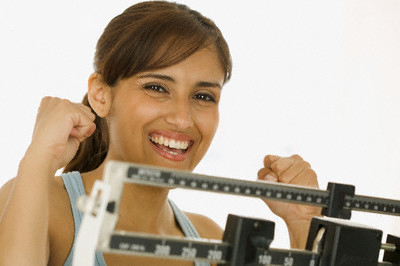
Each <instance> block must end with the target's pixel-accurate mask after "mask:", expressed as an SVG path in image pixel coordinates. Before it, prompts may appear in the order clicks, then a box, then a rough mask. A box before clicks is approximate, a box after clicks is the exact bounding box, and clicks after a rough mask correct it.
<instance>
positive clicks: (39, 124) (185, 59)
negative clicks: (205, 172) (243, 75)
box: [0, 1, 319, 265]
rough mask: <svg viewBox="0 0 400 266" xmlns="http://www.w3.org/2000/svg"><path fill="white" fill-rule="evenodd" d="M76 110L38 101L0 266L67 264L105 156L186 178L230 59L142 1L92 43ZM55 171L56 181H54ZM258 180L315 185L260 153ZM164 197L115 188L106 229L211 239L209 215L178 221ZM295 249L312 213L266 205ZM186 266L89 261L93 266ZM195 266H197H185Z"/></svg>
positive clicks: (200, 150) (291, 162) (207, 30)
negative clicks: (83, 205)
mask: <svg viewBox="0 0 400 266" xmlns="http://www.w3.org/2000/svg"><path fill="white" fill-rule="evenodd" d="M94 68H95V72H94V73H93V74H92V75H90V77H89V83H88V92H87V94H86V95H85V97H84V99H83V102H82V104H78V103H72V102H70V101H69V100H65V99H59V98H54V97H45V98H43V100H42V102H41V105H40V107H39V110H38V115H37V118H36V123H35V128H34V132H33V137H32V142H31V144H30V145H29V147H28V149H27V151H26V153H25V156H24V158H23V159H22V161H21V163H20V165H19V168H18V174H17V177H16V178H15V179H12V180H11V181H9V182H8V183H7V184H6V185H5V186H4V187H3V188H2V189H1V192H0V213H1V216H0V264H1V265H3V264H4V265H23V264H29V265H43V264H47V265H70V264H71V260H72V256H73V251H74V242H75V237H76V234H77V232H78V230H79V225H80V221H81V216H80V213H79V211H78V210H77V207H76V201H77V197H78V196H80V195H82V194H85V193H89V192H90V191H91V189H92V187H93V184H94V182H95V181H96V180H98V179H100V178H101V177H102V173H103V169H104V165H105V164H106V163H107V162H108V161H110V160H119V161H127V162H134V163H141V164H149V165H155V166H162V167H169V168H175V169H181V170H189V171H192V170H193V169H194V168H195V167H196V165H197V164H198V163H199V162H200V160H201V159H202V158H203V157H204V155H205V153H206V152H207V150H208V148H209V146H210V144H211V142H212V140H213V138H214V135H215V132H216V130H217V126H218V122H219V109H218V108H219V102H220V98H221V90H222V87H223V85H224V84H225V83H226V82H227V81H228V80H229V79H230V76H231V69H232V64H231V59H230V53H229V49H228V45H227V44H226V42H225V40H224V38H223V36H222V34H221V32H220V31H219V29H218V28H217V27H216V26H215V24H214V23H213V22H212V21H211V20H210V19H208V18H206V17H204V16H203V15H201V14H200V13H198V12H196V11H194V10H191V9H190V8H188V7H187V6H185V5H181V4H176V3H169V2H164V1H160V2H157V1H155V2H143V3H138V4H136V5H133V6H131V7H129V8H128V9H126V10H125V11H124V12H123V13H122V14H120V15H118V16H116V17H115V18H114V19H113V20H112V21H111V22H110V23H109V24H108V25H107V27H106V29H105V30H104V33H103V34H102V36H101V37H100V39H99V41H98V44H97V48H96V54H95V60H94ZM63 167H64V173H63V174H62V175H61V177H54V176H55V174H56V171H57V170H58V169H60V168H63ZM258 176H259V179H261V180H269V181H274V182H284V183H292V184H298V185H308V186H312V187H317V186H318V183H317V177H316V174H315V172H314V171H313V170H312V169H311V168H310V164H308V163H307V162H305V161H303V159H302V158H301V157H300V156H298V155H294V156H291V157H279V156H272V155H268V156H266V157H265V159H264V167H263V168H262V169H260V170H259V172H258ZM168 195H169V189H168V188H158V187H149V186H143V185H134V184H130V185H127V186H125V187H124V191H123V195H122V199H121V207H120V212H119V220H118V223H117V225H116V229H117V230H126V231H136V232H147V233H153V234H164V235H165V234H167V235H175V236H183V235H186V236H189V237H196V238H199V237H205V238H215V239H219V238H221V236H222V229H221V228H220V227H219V226H218V225H217V224H216V223H215V222H214V221H212V220H211V219H209V218H207V217H205V216H202V215H198V214H193V213H184V212H182V211H180V210H179V208H178V207H177V206H176V205H175V204H174V203H173V202H172V201H171V200H169V199H168ZM266 203H267V204H269V206H270V207H271V209H272V211H273V212H275V213H276V214H278V215H279V216H280V217H282V218H283V219H284V220H285V222H286V224H287V227H288V231H289V235H290V241H291V245H292V247H304V244H305V239H306V236H307V231H308V226H309V222H310V219H311V217H312V216H315V215H318V213H319V210H318V209H317V208H314V207H298V206H288V205H283V204H276V203H275V204H271V203H270V202H266ZM106 263H107V265H171V263H172V264H173V265H190V264H191V263H188V262H182V261H174V262H171V261H168V260H157V259H152V258H146V257H128V256H121V255H113V254H104V255H103V254H101V253H97V254H96V265H105V264H106ZM196 265H204V263H201V262H196Z"/></svg>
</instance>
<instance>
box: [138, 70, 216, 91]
mask: <svg viewBox="0 0 400 266" xmlns="http://www.w3.org/2000/svg"><path fill="white" fill-rule="evenodd" d="M139 78H155V79H161V80H167V81H171V82H175V80H174V79H173V78H172V77H170V76H167V75H161V74H154V73H149V74H142V75H140V76H139ZM196 87H210V88H219V89H222V85H221V84H219V83H218V82H208V81H199V82H197V83H196Z"/></svg>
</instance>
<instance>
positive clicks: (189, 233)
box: [168, 199, 210, 266]
mask: <svg viewBox="0 0 400 266" xmlns="http://www.w3.org/2000/svg"><path fill="white" fill-rule="evenodd" d="M168 201H169V204H170V205H171V208H172V211H173V212H174V215H175V219H176V221H177V222H178V224H179V226H180V227H181V229H182V232H183V234H184V235H185V236H186V237H193V238H200V235H199V233H198V232H197V230H196V228H195V227H194V225H193V224H192V222H191V221H190V220H189V218H188V217H187V216H186V214H185V213H184V212H183V211H181V209H179V208H178V206H177V205H176V204H175V203H174V202H173V201H172V200H170V199H168ZM194 265H195V266H210V263H208V262H202V261H195V262H194Z"/></svg>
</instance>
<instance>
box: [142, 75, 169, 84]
mask: <svg viewBox="0 0 400 266" xmlns="http://www.w3.org/2000/svg"><path fill="white" fill-rule="evenodd" d="M139 78H156V79H162V80H168V81H172V82H175V80H174V79H173V78H172V77H170V76H167V75H161V74H143V75H140V76H139Z"/></svg>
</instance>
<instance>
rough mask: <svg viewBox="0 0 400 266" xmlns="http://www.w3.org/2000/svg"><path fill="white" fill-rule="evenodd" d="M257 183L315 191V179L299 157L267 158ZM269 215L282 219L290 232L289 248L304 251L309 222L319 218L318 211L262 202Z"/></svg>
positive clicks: (316, 183)
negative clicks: (269, 211) (267, 208)
mask: <svg viewBox="0 0 400 266" xmlns="http://www.w3.org/2000/svg"><path fill="white" fill-rule="evenodd" d="M258 178H259V179H260V180H267V181H271V182H281V183H287V184H293V185H300V186H308V187H313V188H318V180H317V175H316V174H315V172H314V171H313V170H312V169H311V166H310V164H309V163H308V162H306V161H304V160H303V159H302V158H301V157H300V156H299V155H293V156H291V157H279V156H275V155H267V156H266V157H265V158H264V168H262V169H260V170H259V172H258ZM264 202H265V203H266V204H267V205H268V206H269V207H270V209H271V211H272V212H274V213H275V214H276V215H278V216H279V217H281V218H282V219H283V220H284V221H285V223H286V225H287V227H288V231H289V237H290V245H291V247H292V248H301V249H304V248H305V244H306V241H307V237H308V230H309V227H310V222H311V218H312V217H314V216H321V208H319V207H313V206H306V205H299V204H294V203H283V202H277V201H269V200H264Z"/></svg>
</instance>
